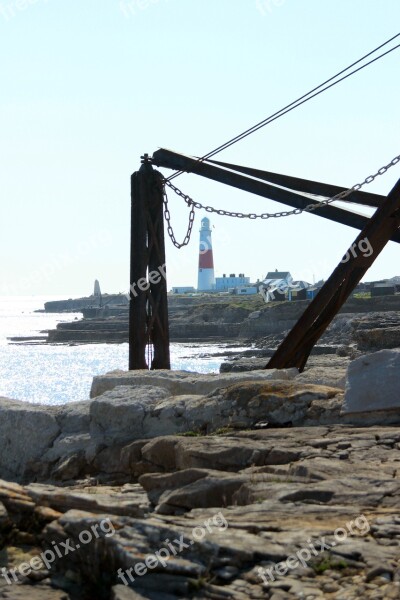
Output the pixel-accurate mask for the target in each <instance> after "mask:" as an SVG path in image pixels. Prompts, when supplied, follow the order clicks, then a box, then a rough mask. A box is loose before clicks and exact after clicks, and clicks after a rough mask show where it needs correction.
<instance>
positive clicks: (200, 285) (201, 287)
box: [197, 217, 215, 292]
mask: <svg viewBox="0 0 400 600" xmlns="http://www.w3.org/2000/svg"><path fill="white" fill-rule="evenodd" d="M197 290H198V291H199V292H206V291H207V292H209V291H211V290H215V277H214V259H213V251H212V242H211V226H210V219H207V217H204V219H202V220H201V229H200V246H199V276H198V280H197Z"/></svg>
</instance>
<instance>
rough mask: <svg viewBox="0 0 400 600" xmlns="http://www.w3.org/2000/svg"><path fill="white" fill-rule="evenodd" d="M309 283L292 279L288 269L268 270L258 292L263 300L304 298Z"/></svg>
mask: <svg viewBox="0 0 400 600" xmlns="http://www.w3.org/2000/svg"><path fill="white" fill-rule="evenodd" d="M310 287H311V284H310V283H308V282H307V281H302V280H298V281H294V280H293V277H292V275H291V274H290V272H289V271H278V270H276V271H269V272H268V273H267V275H266V277H265V279H264V281H263V283H262V286H261V287H260V292H261V294H262V296H263V298H264V300H265V302H276V301H283V300H289V301H293V300H306V299H307V298H308V297H309V296H308V295H307V290H308V288H310Z"/></svg>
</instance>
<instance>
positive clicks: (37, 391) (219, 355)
mask: <svg viewBox="0 0 400 600" xmlns="http://www.w3.org/2000/svg"><path fill="white" fill-rule="evenodd" d="M63 299H65V298H62V297H58V296H46V297H42V296H29V297H28V296H23V297H21V296H18V297H11V296H3V297H2V296H0V397H1V396H3V397H7V398H12V399H16V400H23V401H25V402H29V403H32V404H47V405H62V404H67V403H69V402H78V401H81V400H87V399H89V394H90V387H91V384H92V379H93V377H94V376H95V375H101V374H104V373H107V372H109V371H113V370H115V369H122V370H127V369H128V344H82V345H60V344H55V345H52V344H46V343H44V341H43V342H42V341H39V342H34V343H33V342H27V343H21V342H16V343H15V342H11V341H10V339H9V338H14V337H31V336H33V337H37V336H38V337H42V338H43V340H44V339H45V338H46V331H47V330H49V329H55V328H56V326H57V323H61V322H63V321H64V322H66V321H73V320H74V319H79V318H81V317H82V315H81V314H80V313H61V314H51V313H44V312H36V311H37V310H42V309H43V308H44V303H45V302H47V301H50V300H63ZM247 348H248V346H246V347H240V346H237V347H236V346H235V352H240V351H242V350H246V349H247ZM231 351H232V344H227V343H220V344H215V343H214V344H207V343H179V344H178V343H176V344H171V368H172V369H174V370H184V371H191V372H198V373H218V372H219V367H220V365H221V363H222V362H223V361H224V360H226V358H227V357H228V356H229V354H230V353H231Z"/></svg>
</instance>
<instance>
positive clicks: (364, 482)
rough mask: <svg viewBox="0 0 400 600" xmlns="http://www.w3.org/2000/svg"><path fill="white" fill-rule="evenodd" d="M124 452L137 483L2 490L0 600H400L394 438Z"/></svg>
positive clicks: (253, 437) (182, 445) (349, 433)
mask: <svg viewBox="0 0 400 600" xmlns="http://www.w3.org/2000/svg"><path fill="white" fill-rule="evenodd" d="M241 385H244V384H241ZM254 385H255V384H254ZM124 453H125V455H126V454H129V453H131V455H132V457H135V458H134V462H132V471H134V470H135V465H136V464H138V463H139V462H141V465H142V467H141V468H142V469H143V467H144V466H145V467H147V471H146V474H142V475H141V476H140V478H139V483H137V480H136V477H135V476H134V475H132V477H131V483H129V484H125V485H123V486H117V485H113V486H103V485H98V484H97V483H96V482H95V481H93V480H85V481H81V482H76V483H75V484H74V485H70V486H64V487H62V488H60V487H57V486H54V485H52V486H50V485H42V484H31V485H27V486H21V485H18V484H15V483H14V484H10V483H6V482H0V559H1V561H2V563H1V565H0V566H3V567H4V569H5V570H4V571H3V572H2V574H1V573H0V598H1V597H3V598H10V599H14V598H21V599H22V598H26V597H27V596H29V598H32V599H34V600H35V599H36V598H38V599H39V598H41V599H44V600H61V599H64V600H78V599H79V600H86V599H88V600H92V599H93V600H94V599H96V600H103V599H104V600H174V599H178V598H185V599H187V600H188V599H189V598H193V599H199V600H200V599H210V600H222V599H226V600H228V599H229V600H230V598H234V599H238V600H248V599H252V598H254V599H264V598H265V599H267V600H277V599H282V600H294V599H297V598H303V599H304V598H331V599H334V600H356V599H360V598H363V599H364V598H365V599H366V600H375V599H378V600H379V599H381V600H386V599H390V598H393V599H395V598H398V597H399V594H400V518H399V516H398V506H399V502H400V477H399V474H400V432H399V429H398V428H397V427H396V428H393V427H373V428H356V427H349V426H343V425H341V426H326V427H292V428H287V429H265V430H260V431H237V432H229V433H226V434H223V435H212V436H194V437H189V436H163V437H159V438H155V439H154V440H143V441H141V442H140V443H139V442H135V443H132V444H130V445H128V446H124V447H122V448H121V450H120V454H121V456H123V455H124ZM56 547H57V548H58V550H59V553H57V552H55V548H56ZM44 551H46V552H47V554H45V555H44V558H47V559H48V560H49V561H50V562H48V564H47V565H46V564H41V562H40V560H39V559H38V558H36V560H39V563H37V568H35V569H31V572H29V573H28V574H27V575H22V574H21V571H22V570H23V571H25V572H26V567H25V568H24V567H21V563H22V562H23V563H28V565H29V562H30V561H31V560H32V559H33V558H34V557H40V554H41V553H43V552H44ZM51 553H52V554H51ZM52 556H54V559H53V558H52ZM290 557H291V558H290ZM288 558H289V560H288V562H286V561H287V559H288ZM12 569H14V574H15V575H16V577H17V579H18V581H19V583H18V584H17V583H11V584H10V585H9V584H8V583H7V580H6V576H7V577H8V578H9V580H10V581H11V582H12V581H13V575H12V572H11V570H12ZM20 569H21V570H20ZM125 583H126V584H128V585H125Z"/></svg>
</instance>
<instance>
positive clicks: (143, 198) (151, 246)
mask: <svg viewBox="0 0 400 600" xmlns="http://www.w3.org/2000/svg"><path fill="white" fill-rule="evenodd" d="M142 162H143V164H142V166H141V167H140V169H139V171H137V172H136V173H134V174H133V175H132V178H131V203H132V204H131V255H130V293H129V296H130V303H129V370H137V369H148V368H149V365H148V364H147V361H146V347H147V345H148V344H153V346H154V358H153V361H152V364H151V368H152V369H170V368H171V367H170V355H169V325H168V300H167V281H166V265H165V245H164V224H163V183H162V175H161V174H160V173H159V172H157V171H154V170H153V168H152V166H151V163H150V160H149V158H148V156H147V155H145V156H144V157H143V159H142Z"/></svg>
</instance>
